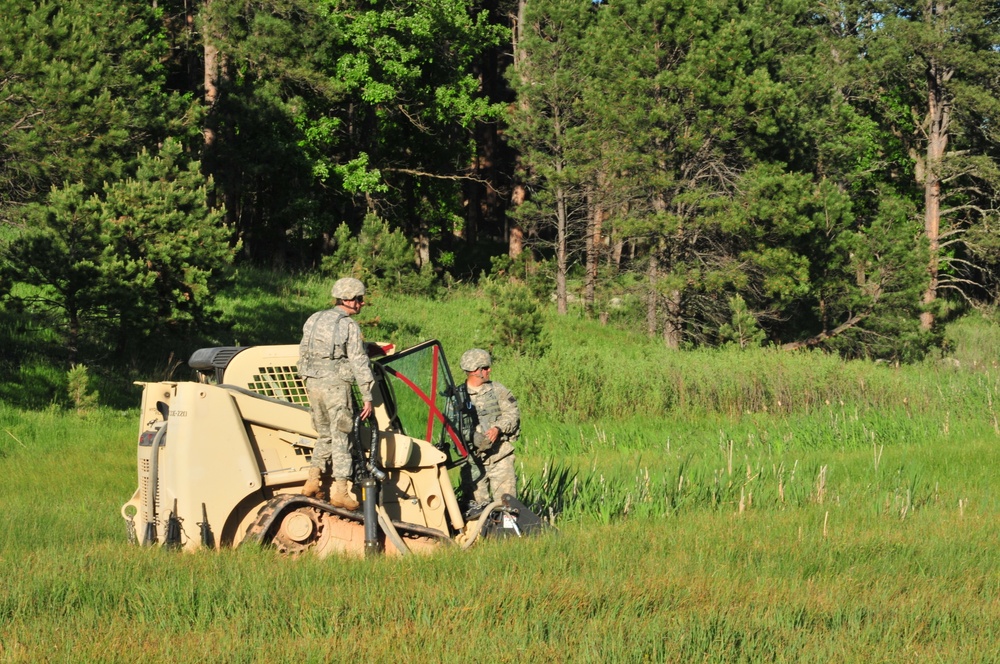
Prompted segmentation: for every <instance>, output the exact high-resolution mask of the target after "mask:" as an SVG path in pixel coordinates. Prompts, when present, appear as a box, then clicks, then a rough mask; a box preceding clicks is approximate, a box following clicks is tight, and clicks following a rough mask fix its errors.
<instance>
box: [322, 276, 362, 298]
mask: <svg viewBox="0 0 1000 664" xmlns="http://www.w3.org/2000/svg"><path fill="white" fill-rule="evenodd" d="M364 294H365V285H364V284H363V283H361V281H360V280H359V279H355V278H353V277H344V278H343V279H337V281H335V282H334V283H333V288H332V289H331V290H330V297H333V298H336V299H338V300H353V299H354V298H356V297H361V296H362V295H364Z"/></svg>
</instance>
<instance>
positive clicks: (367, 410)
mask: <svg viewBox="0 0 1000 664" xmlns="http://www.w3.org/2000/svg"><path fill="white" fill-rule="evenodd" d="M371 414H372V402H371V401H366V402H365V406H364V408H362V409H361V419H363V420H367V419H368V418H369V417H371Z"/></svg>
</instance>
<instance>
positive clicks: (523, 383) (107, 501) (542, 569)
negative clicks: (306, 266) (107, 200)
mask: <svg viewBox="0 0 1000 664" xmlns="http://www.w3.org/2000/svg"><path fill="white" fill-rule="evenodd" d="M239 283H240V285H239V287H238V289H237V290H234V291H233V293H232V294H231V295H229V296H228V299H224V300H223V302H222V306H223V308H224V309H225V310H226V311H227V314H228V315H229V316H230V321H231V325H230V326H229V328H228V330H223V331H221V332H220V333H219V336H218V337H214V338H211V339H206V340H205V342H206V343H237V342H238V343H295V342H297V341H298V334H299V333H300V329H301V324H302V322H303V321H304V320H305V317H306V316H307V315H308V314H309V313H311V312H312V311H313V310H315V309H318V308H320V307H323V306H327V305H328V299H327V297H326V296H327V294H328V288H329V284H328V283H327V282H326V280H320V279H302V278H292V277H285V276H283V275H277V274H272V273H268V272H254V273H252V274H250V275H244V278H242V279H241V281H240V282H239ZM370 301H372V302H373V304H372V306H371V307H370V308H366V310H365V312H364V313H363V314H362V316H361V319H362V323H363V325H364V330H365V334H366V336H367V337H368V338H370V339H380V340H387V341H392V342H395V343H397V345H399V346H406V345H409V344H410V343H413V342H416V341H419V340H422V339H425V338H429V337H436V338H439V339H441V341H442V343H443V344H444V346H445V348H446V350H447V352H448V353H449V357H451V358H452V361H453V363H454V360H455V358H457V356H458V354H460V353H461V352H462V351H463V350H465V348H467V347H470V346H473V345H480V344H481V342H482V339H483V338H485V337H484V335H485V329H486V327H485V325H484V324H483V321H482V315H481V314H479V313H477V312H478V311H479V309H478V307H479V304H478V301H477V299H476V297H475V294H474V293H469V292H456V293H453V294H450V295H448V296H447V297H445V298H443V299H442V300H436V301H430V300H421V299H414V298H397V297H393V296H391V295H390V294H383V293H373V294H372V297H371V298H370ZM547 325H548V326H549V329H550V332H551V338H552V340H553V346H552V348H551V349H550V351H549V353H547V354H546V355H545V356H543V357H542V358H540V359H534V360H531V359H527V358H521V357H517V356H516V355H513V354H510V353H507V352H505V350H504V349H498V352H497V356H498V359H497V362H496V364H495V372H494V373H495V378H496V380H499V381H501V382H503V383H505V384H507V385H508V386H509V387H511V388H512V389H513V390H514V391H515V393H516V394H517V395H518V397H519V398H520V402H521V406H522V414H523V420H524V421H523V433H522V437H521V440H520V443H519V448H518V467H519V470H520V473H519V475H520V480H521V489H522V493H521V495H522V497H523V498H524V499H525V500H526V501H527V502H529V503H531V504H532V505H534V506H535V507H537V509H538V510H539V511H540V512H541V513H542V514H543V515H544V516H547V517H550V518H551V519H552V520H553V521H554V522H555V524H556V526H557V528H558V531H557V532H552V533H550V534H549V535H547V536H543V537H540V538H535V539H530V540H507V541H482V542H480V543H479V544H477V545H476V546H475V547H473V548H472V549H470V550H469V551H465V552H462V551H455V550H441V551H440V552H438V553H436V554H434V555H431V556H428V557H409V558H406V559H400V560H396V559H368V560H354V559H339V558H334V559H327V560H316V559H313V558H308V557H303V558H297V559H291V558H282V557H280V556H278V555H276V553H275V552H273V551H269V550H257V549H245V550H244V549H239V550H235V551H223V552H199V553H196V554H178V553H175V552H170V551H165V550H162V549H155V548H151V549H146V548H137V547H134V546H131V545H129V544H127V542H126V530H125V524H124V522H123V520H122V519H121V517H120V515H119V508H120V506H121V504H122V503H123V502H125V501H126V500H127V499H128V498H129V497H130V496H131V494H132V491H133V490H134V489H135V483H136V470H135V463H136V460H135V459H136V453H135V438H136V434H137V430H138V422H137V421H136V419H135V418H136V417H137V415H136V412H135V410H134V409H133V410H126V411H122V410H113V409H110V408H106V407H104V408H98V409H96V410H94V411H92V412H89V413H76V412H75V411H73V410H68V409H65V408H64V407H62V406H61V405H59V404H56V405H52V406H49V407H45V408H42V409H40V410H25V409H22V408H16V407H13V406H11V405H9V404H5V403H0V478H2V480H0V565H2V566H3V568H4V570H5V576H4V581H3V582H2V583H0V662H95V661H99V662H160V661H164V660H178V661H195V662H200V661H205V662H216V661H227V662H259V661H265V660H268V661H271V660H273V661H295V662H329V661H347V660H351V659H360V658H364V659H371V660H376V661H398V662H426V661H456V660H472V659H476V660H482V661H490V662H523V661H555V662H560V661H567V662H642V661H742V662H812V661H815V662H830V661H844V662H870V661H917V660H932V661H948V662H952V661H962V662H977V661H983V662H987V661H994V659H995V653H994V651H995V644H996V642H997V640H998V638H1000V634H998V633H997V627H996V626H997V625H1000V620H998V619H1000V604H998V603H997V601H996V598H997V597H998V596H1000V581H998V577H997V575H996V569H997V567H998V564H1000V553H998V551H1000V546H998V545H1000V542H998V538H1000V535H998V533H997V529H996V527H995V525H996V522H997V516H998V512H1000V503H998V489H1000V480H997V478H996V473H995V472H994V470H993V469H995V468H996V467H997V465H998V464H1000V446H998V445H997V441H998V438H1000V427H998V425H997V421H996V415H995V410H996V405H997V403H996V402H997V393H998V382H997V380H998V379H997V375H996V367H995V366H994V364H993V363H992V360H991V359H990V357H991V355H990V354H991V353H994V352H995V351H996V346H988V345H984V344H987V342H988V341H989V340H990V339H993V338H994V336H993V335H994V334H995V330H994V329H993V328H992V327H990V326H989V325H986V324H985V323H982V322H976V324H974V325H973V324H971V323H970V324H968V325H970V327H968V328H957V330H958V332H957V334H956V336H955V337H954V338H955V339H956V346H955V349H954V351H953V355H952V356H951V357H950V358H949V360H947V361H939V360H930V361H928V362H927V363H925V364H922V365H920V366H911V367H906V366H903V367H893V366H887V365H883V364H873V363H866V362H855V363H843V362H841V361H839V360H838V359H836V358H832V357H829V356H826V355H822V354H818V353H801V354H783V353H779V352H776V351H773V350H757V351H750V352H738V351H712V352H709V351H697V352H682V353H677V352H671V351H668V350H667V349H665V348H663V347H662V345H661V344H660V343H658V342H656V341H652V340H648V339H646V338H644V337H643V338H635V337H634V336H633V335H630V334H629V333H628V332H627V331H624V330H620V329H616V328H614V327H612V326H607V327H605V326H601V325H599V324H598V323H597V322H596V321H591V320H587V319H584V318H579V317H569V318H559V317H555V316H551V318H549V319H548V321H547ZM963 325H965V323H963ZM984 326H985V327H984ZM227 335H228V336H227ZM967 344H971V345H967ZM977 344H978V345H980V346H984V347H981V348H977V347H976V345H977ZM188 353H189V349H176V353H175V356H176V357H186V355H187V354H188ZM159 361H160V362H162V363H163V367H164V369H167V368H168V367H167V364H168V363H167V362H166V358H160V360H159ZM181 372H182V370H178V371H177V373H178V374H180V373H181ZM152 377H154V376H150V378H152ZM104 392H105V389H104V387H103V386H102V394H104ZM137 398H138V393H136V399H137Z"/></svg>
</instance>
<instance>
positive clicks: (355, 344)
mask: <svg viewBox="0 0 1000 664" xmlns="http://www.w3.org/2000/svg"><path fill="white" fill-rule="evenodd" d="M346 320H347V321H348V322H349V323H348V326H347V349H346V350H347V361H348V362H349V363H350V365H351V373H352V374H354V380H355V382H357V384H358V391H359V392H361V400H362V401H364V402H365V403H366V404H367V403H371V400H372V387H373V386H374V385H375V376H373V375H372V368H371V365H370V364H368V353H366V352H365V346H364V344H363V343H362V342H361V328H360V327H359V326H358V324H357V323H356V322H355V321H353V320H350V319H346Z"/></svg>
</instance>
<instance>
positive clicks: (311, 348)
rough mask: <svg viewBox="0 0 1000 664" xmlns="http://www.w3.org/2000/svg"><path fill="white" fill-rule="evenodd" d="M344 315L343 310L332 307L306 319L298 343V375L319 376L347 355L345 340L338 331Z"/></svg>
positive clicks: (331, 368) (330, 369)
mask: <svg viewBox="0 0 1000 664" xmlns="http://www.w3.org/2000/svg"><path fill="white" fill-rule="evenodd" d="M346 316H347V314H345V313H344V312H343V311H341V310H340V309H337V308H334V309H327V310H326V311H321V312H319V313H318V314H315V315H314V316H312V317H311V318H310V319H309V320H308V321H306V327H305V329H304V330H303V334H302V342H301V343H300V344H299V375H300V376H303V377H306V376H319V375H321V374H322V373H324V372H325V371H332V370H333V369H334V366H333V365H334V364H336V361H337V360H342V359H344V358H346V357H347V353H346V350H345V348H344V341H345V340H344V339H341V338H340V334H339V331H338V328H339V327H340V321H341V319H342V318H345V317H346ZM310 323H311V324H310Z"/></svg>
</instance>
